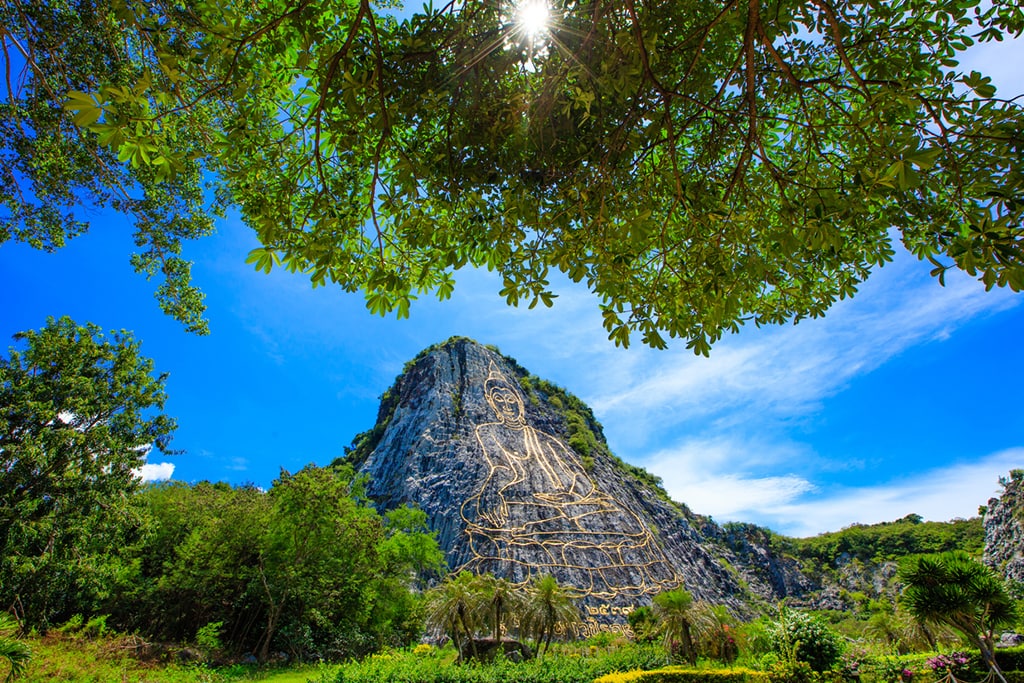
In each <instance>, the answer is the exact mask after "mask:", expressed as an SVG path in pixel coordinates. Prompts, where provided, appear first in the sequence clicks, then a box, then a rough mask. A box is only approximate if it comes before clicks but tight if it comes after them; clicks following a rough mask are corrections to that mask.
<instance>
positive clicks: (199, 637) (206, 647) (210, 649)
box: [196, 621, 224, 657]
mask: <svg viewBox="0 0 1024 683" xmlns="http://www.w3.org/2000/svg"><path fill="white" fill-rule="evenodd" d="M223 627H224V622H223V621H211V622H210V623H209V624H207V625H206V626H203V627H202V628H200V629H199V630H198V631H196V647H198V648H199V649H200V650H201V651H202V653H203V654H204V655H206V656H207V657H209V656H210V655H212V654H214V653H215V652H219V651H220V650H222V649H224V644H223V643H221V641H220V633H221V630H222V629H223Z"/></svg>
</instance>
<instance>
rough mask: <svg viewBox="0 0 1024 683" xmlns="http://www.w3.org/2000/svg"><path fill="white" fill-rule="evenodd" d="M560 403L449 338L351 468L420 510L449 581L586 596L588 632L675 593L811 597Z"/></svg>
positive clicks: (739, 604)
mask: <svg viewBox="0 0 1024 683" xmlns="http://www.w3.org/2000/svg"><path fill="white" fill-rule="evenodd" d="M545 387H547V390H545ZM557 394H558V392H557V391H554V390H553V389H552V388H551V386H550V385H547V384H546V383H543V382H531V380H530V379H528V378H527V373H526V371H525V370H524V369H523V368H521V367H519V366H518V365H517V364H516V363H515V361H512V360H510V359H507V358H505V357H504V356H502V355H500V354H499V353H497V352H496V351H495V350H492V349H490V348H487V347H484V346H481V345H480V344H477V343H476V342H473V341H471V340H468V339H452V340H449V341H448V342H446V343H444V344H442V345H439V346H438V347H436V348H433V349H431V350H428V351H427V352H425V353H423V354H420V356H419V357H417V359H415V360H414V361H412V362H411V363H409V364H408V365H407V366H406V370H405V372H403V374H402V375H401V376H400V377H399V378H398V379H397V380H396V382H395V384H394V386H393V387H392V388H391V389H390V390H389V391H388V392H387V393H386V394H385V396H384V397H383V401H382V404H381V409H380V414H379V417H378V422H377V425H376V426H375V427H374V429H373V430H372V431H371V432H369V433H367V434H366V435H364V437H363V439H362V441H361V443H360V444H359V445H358V446H357V447H356V449H355V451H354V452H353V453H352V454H351V456H350V457H351V459H352V460H353V461H354V462H355V463H356V464H357V465H358V466H359V467H360V470H361V471H362V472H364V473H366V474H368V475H369V477H370V484H369V490H368V493H369V495H370V497H371V498H372V499H374V500H375V501H377V504H378V505H379V506H381V507H382V508H384V509H390V508H393V507H396V506H399V505H403V504H407V503H414V504H416V505H418V506H419V507H421V508H422V509H423V510H425V511H426V513H427V514H428V516H429V519H430V523H431V525H432V527H433V528H434V529H435V530H436V531H437V532H438V536H439V542H440V544H441V547H442V548H443V549H444V550H445V551H446V552H447V557H448V562H449V565H450V566H451V568H452V569H455V570H459V569H462V568H466V569H470V570H472V571H477V572H483V571H490V572H493V573H494V574H495V575H497V576H502V577H506V578H509V579H510V580H512V581H514V582H517V583H526V582H529V581H531V580H532V578H533V577H535V576H537V575H539V574H552V575H554V576H555V577H556V578H557V579H558V580H559V582H560V583H563V584H566V585H569V586H573V587H575V588H576V590H577V591H579V593H580V594H581V595H582V602H583V605H584V607H585V610H586V613H587V615H588V617H589V618H590V628H593V629H598V628H600V629H608V628H616V626H614V625H618V626H621V625H622V624H623V623H624V622H625V616H626V615H627V614H628V613H629V611H631V610H632V609H634V608H635V607H636V606H638V605H642V604H649V603H650V601H651V597H652V596H653V595H655V594H657V593H658V592H660V591H662V590H665V589H669V588H675V587H677V586H683V587H685V588H686V589H687V590H689V591H691V592H692V593H693V595H694V597H695V598H697V599H703V600H708V601H712V602H715V603H718V604H727V605H730V606H731V607H732V608H733V609H734V610H736V611H738V612H744V611H747V608H746V605H747V604H748V603H749V601H750V600H751V599H756V597H758V596H759V597H761V598H765V599H775V598H778V597H783V596H786V595H791V594H793V593H799V592H801V591H803V590H805V589H806V588H807V586H805V585H803V584H802V583H801V580H800V579H799V578H798V577H799V572H798V571H797V570H796V568H795V567H793V566H790V565H787V564H786V562H785V561H783V560H779V559H778V558H773V557H770V553H769V551H768V550H767V549H766V547H762V546H759V545H757V543H756V542H751V541H750V540H749V539H748V540H747V541H745V542H744V543H733V544H732V546H731V547H730V544H729V543H726V542H724V540H725V538H726V534H725V532H724V531H723V530H722V529H721V528H720V527H718V526H717V525H715V524H714V523H712V522H710V521H709V520H706V519H703V518H700V517H698V516H696V515H692V514H691V513H690V512H689V511H688V510H687V509H686V508H685V506H681V505H678V504H675V503H672V502H671V501H669V500H668V499H667V496H665V495H664V492H663V491H660V490H659V489H657V488H654V487H652V486H651V485H650V484H649V482H646V481H644V478H643V477H642V476H640V474H638V473H637V472H631V468H630V467H629V466H628V465H625V464H624V463H622V462H621V461H619V460H618V459H617V458H615V457H614V456H612V455H611V454H610V453H609V452H608V451H607V447H606V446H605V445H604V443H603V436H602V435H601V434H600V428H599V426H598V427H597V428H596V430H594V429H589V430H587V429H584V428H583V427H581V426H580V425H581V423H582V422H586V421H587V419H592V416H590V417H589V418H587V419H584V418H581V417H580V415H579V413H574V414H573V415H572V416H571V418H568V419H567V417H566V415H567V412H566V410H565V408H566V406H565V399H566V395H565V394H564V392H563V393H562V394H561V395H557ZM572 400H574V401H577V402H578V400H576V399H572ZM581 410H583V411H584V412H585V413H586V414H587V415H588V416H589V409H585V407H583V408H581ZM591 426H593V425H591ZM595 431H596V433H595ZM570 443H572V444H573V445H572V446H570ZM581 451H589V452H581ZM755 541H756V539H755Z"/></svg>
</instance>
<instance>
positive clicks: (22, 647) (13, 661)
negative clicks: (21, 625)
mask: <svg viewBox="0 0 1024 683" xmlns="http://www.w3.org/2000/svg"><path fill="white" fill-rule="evenodd" d="M17 628H18V622H16V621H15V620H14V618H13V617H11V615H9V614H7V613H6V612H0V661H3V660H6V661H7V665H8V666H9V667H10V671H8V672H7V676H6V677H5V678H4V681H10V680H12V679H13V678H14V677H15V676H20V675H21V674H23V673H25V668H26V667H27V666H28V663H29V661H31V659H32V650H31V649H30V648H29V646H28V645H26V644H25V643H21V642H18V641H17V640H15V639H14V638H13V637H11V634H12V633H13V632H14V631H16V630H17Z"/></svg>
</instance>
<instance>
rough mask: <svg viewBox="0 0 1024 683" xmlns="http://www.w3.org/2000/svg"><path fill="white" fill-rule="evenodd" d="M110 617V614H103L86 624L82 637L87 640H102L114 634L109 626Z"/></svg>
mask: <svg viewBox="0 0 1024 683" xmlns="http://www.w3.org/2000/svg"><path fill="white" fill-rule="evenodd" d="M109 617H110V615H109V614H101V615H99V616H95V617H93V618H92V619H90V620H89V621H87V622H85V626H83V627H82V635H84V636H85V637H86V638H102V637H104V636H106V635H108V634H110V633H112V631H111V630H110V627H108V626H107V619H108V618H109Z"/></svg>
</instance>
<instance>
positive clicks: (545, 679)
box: [333, 645, 767, 683]
mask: <svg viewBox="0 0 1024 683" xmlns="http://www.w3.org/2000/svg"><path fill="white" fill-rule="evenodd" d="M567 649H571V648H567ZM575 649H576V650H577V652H573V653H571V654H564V653H561V652H558V651H555V652H554V653H552V654H547V655H545V656H544V657H542V658H537V659H533V660H530V661H527V662H518V663H517V662H511V661H508V660H506V659H503V658H498V659H496V660H495V661H494V662H492V663H481V662H476V661H470V662H466V663H463V664H455V663H454V661H453V659H454V657H443V656H441V657H422V656H417V655H416V654H415V652H411V653H400V652H388V653H383V654H378V655H372V656H370V657H366V658H365V659H363V660H362V661H359V662H350V663H348V664H345V665H343V666H342V667H341V668H340V669H339V670H338V672H337V674H336V676H335V678H334V679H333V680H334V683H509V682H510V681H515V682H516V683H592V681H593V680H594V679H595V678H597V677H598V676H602V675H605V674H609V673H612V672H614V671H630V670H634V669H655V668H657V667H659V666H661V664H663V663H664V661H665V656H664V653H663V652H661V650H660V648H657V647H654V646H647V645H640V646H637V645H628V646H624V647H621V648H615V649H611V650H609V651H599V652H598V653H596V654H594V655H587V656H582V655H581V654H580V648H578V647H577V648H575ZM595 649H596V647H595ZM582 651H583V652H591V651H592V650H591V649H590V648H585V649H583V650H582ZM734 680H737V682H738V680H739V679H734ZM688 681H689V679H688ZM695 683H697V682H695ZM765 683H767V682H765Z"/></svg>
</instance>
